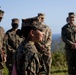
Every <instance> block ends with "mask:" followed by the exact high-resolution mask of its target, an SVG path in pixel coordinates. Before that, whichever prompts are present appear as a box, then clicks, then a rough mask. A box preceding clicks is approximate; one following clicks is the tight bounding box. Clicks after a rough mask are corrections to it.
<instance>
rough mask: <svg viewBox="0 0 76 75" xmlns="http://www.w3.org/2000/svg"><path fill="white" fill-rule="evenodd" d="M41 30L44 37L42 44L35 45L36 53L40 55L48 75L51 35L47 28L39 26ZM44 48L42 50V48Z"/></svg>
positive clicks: (50, 58)
mask: <svg viewBox="0 0 76 75" xmlns="http://www.w3.org/2000/svg"><path fill="white" fill-rule="evenodd" d="M40 26H41V28H43V32H44V37H43V40H42V42H39V43H36V44H35V45H36V47H37V49H38V51H39V52H40V53H41V54H42V57H41V58H42V59H43V60H44V62H45V64H46V68H47V75H50V69H51V63H52V57H51V41H52V33H51V30H50V29H49V27H48V26H46V25H44V24H41V25H40ZM43 46H44V48H42V47H43Z"/></svg>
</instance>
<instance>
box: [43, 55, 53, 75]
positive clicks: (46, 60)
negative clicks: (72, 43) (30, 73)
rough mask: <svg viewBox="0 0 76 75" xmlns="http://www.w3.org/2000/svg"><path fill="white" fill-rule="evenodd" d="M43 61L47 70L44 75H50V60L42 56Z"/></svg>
mask: <svg viewBox="0 0 76 75" xmlns="http://www.w3.org/2000/svg"><path fill="white" fill-rule="evenodd" d="M43 60H44V63H45V66H46V69H47V73H46V75H51V73H50V71H51V63H52V58H51V57H49V56H46V55H43Z"/></svg>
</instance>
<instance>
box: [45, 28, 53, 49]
mask: <svg viewBox="0 0 76 75" xmlns="http://www.w3.org/2000/svg"><path fill="white" fill-rule="evenodd" d="M45 35H46V41H45V44H44V45H45V47H46V48H47V49H49V50H51V43H52V31H51V29H49V28H48V29H47V31H46V33H45Z"/></svg>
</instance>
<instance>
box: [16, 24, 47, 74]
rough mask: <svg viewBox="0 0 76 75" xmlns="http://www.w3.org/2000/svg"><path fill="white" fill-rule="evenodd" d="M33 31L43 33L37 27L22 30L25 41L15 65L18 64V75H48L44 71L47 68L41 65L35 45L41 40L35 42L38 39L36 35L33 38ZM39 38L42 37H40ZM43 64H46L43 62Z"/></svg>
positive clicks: (19, 50)
mask: <svg viewBox="0 0 76 75" xmlns="http://www.w3.org/2000/svg"><path fill="white" fill-rule="evenodd" d="M26 27H27V28H26ZM25 28H26V29H25ZM31 30H33V31H36V30H39V32H41V29H39V28H37V27H36V25H35V26H31V25H29V26H28V25H27V26H24V27H23V28H22V33H23V36H24V38H25V40H24V41H23V42H22V43H21V44H20V46H19V47H18V49H17V51H16V61H15V62H16V63H15V64H16V69H17V74H18V75H42V74H43V75H46V74H45V73H46V72H45V69H44V70H43V69H42V68H43V67H45V66H44V64H41V63H40V61H41V59H40V55H39V53H38V51H37V49H36V46H35V44H34V43H35V42H37V41H39V40H38V39H35V40H34V38H37V37H36V36H35V35H36V34H34V36H31V33H30V32H31ZM36 33H38V32H36ZM41 33H42V32H41ZM27 35H28V36H27ZM42 35H43V34H42ZM39 37H41V36H40V35H39ZM42 63H44V62H43V61H42Z"/></svg>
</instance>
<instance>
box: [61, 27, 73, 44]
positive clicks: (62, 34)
mask: <svg viewBox="0 0 76 75" xmlns="http://www.w3.org/2000/svg"><path fill="white" fill-rule="evenodd" d="M61 37H62V40H63V42H64V43H66V44H69V45H71V44H72V43H73V42H72V41H71V40H69V39H67V31H66V29H65V28H62V31H61Z"/></svg>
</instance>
